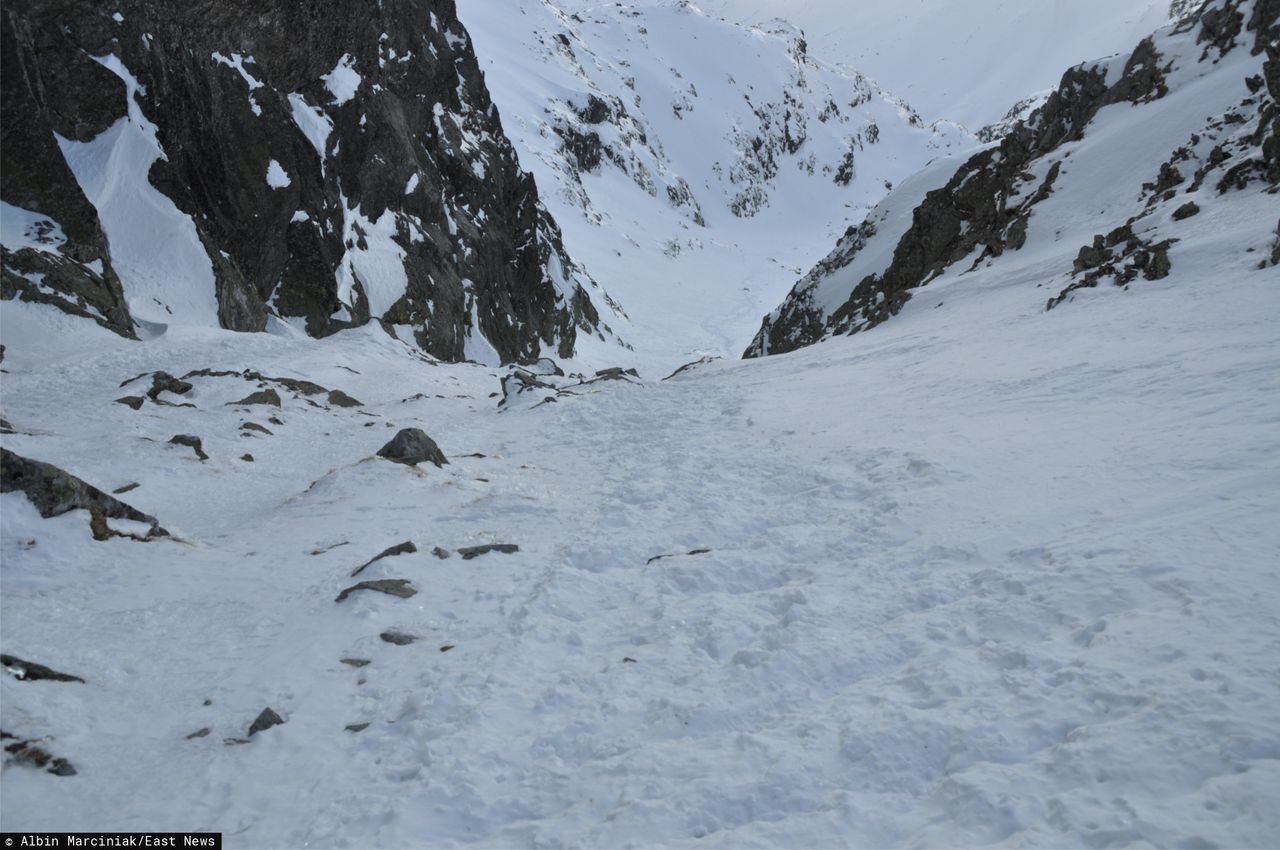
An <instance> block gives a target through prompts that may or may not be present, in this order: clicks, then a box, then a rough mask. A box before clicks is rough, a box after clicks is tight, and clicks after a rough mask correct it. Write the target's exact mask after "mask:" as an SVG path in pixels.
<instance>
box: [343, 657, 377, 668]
mask: <svg viewBox="0 0 1280 850" xmlns="http://www.w3.org/2000/svg"><path fill="white" fill-rule="evenodd" d="M338 660H339V661H341V662H342V663H343V664H346V665H348V666H351V667H368V666H369V664H370V663H371V662H370V661H369V659H367V658H340V659H338Z"/></svg>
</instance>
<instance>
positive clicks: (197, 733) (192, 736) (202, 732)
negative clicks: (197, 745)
mask: <svg viewBox="0 0 1280 850" xmlns="http://www.w3.org/2000/svg"><path fill="white" fill-rule="evenodd" d="M212 731H213V730H212V729H210V728H209V727H208V726H205V727H204V728H203V729H197V730H196V731H194V732H192V733H191V734H190V735H187V736H186V740H188V741H194V740H196V739H197V738H204V737H207V736H208V735H209V733H210V732H212Z"/></svg>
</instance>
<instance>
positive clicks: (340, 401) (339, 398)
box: [329, 390, 363, 407]
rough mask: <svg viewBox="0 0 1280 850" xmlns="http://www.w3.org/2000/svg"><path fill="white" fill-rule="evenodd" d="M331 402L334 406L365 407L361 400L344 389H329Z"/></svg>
mask: <svg viewBox="0 0 1280 850" xmlns="http://www.w3.org/2000/svg"><path fill="white" fill-rule="evenodd" d="M329 404H331V405H333V406H334V407H363V405H362V404H361V403H360V402H358V401H356V400H355V399H354V398H352V397H351V396H349V395H347V394H346V393H344V392H343V391H342V390H330V391H329Z"/></svg>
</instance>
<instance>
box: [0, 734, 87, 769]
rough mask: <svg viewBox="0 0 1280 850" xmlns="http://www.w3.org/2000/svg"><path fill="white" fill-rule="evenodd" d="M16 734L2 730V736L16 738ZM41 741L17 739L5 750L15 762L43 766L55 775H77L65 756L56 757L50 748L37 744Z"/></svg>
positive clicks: (0, 736)
mask: <svg viewBox="0 0 1280 850" xmlns="http://www.w3.org/2000/svg"><path fill="white" fill-rule="evenodd" d="M14 737H15V736H13V735H11V734H9V733H8V732H0V738H2V739H7V738H14ZM38 743H39V741H15V742H14V743H12V744H6V745H5V748H4V751H5V752H6V753H8V754H9V757H10V758H9V759H7V760H6V761H8V760H12V761H13V762H14V763H15V764H22V765H28V766H30V767H36V768H42V769H44V770H46V771H48V772H49V773H52V774H53V775H54V776H75V775H76V769H75V767H74V766H73V765H72V764H71V762H69V761H67V760H66V759H64V758H55V757H54V756H53V755H52V754H50V753H49V751H48V750H46V749H44V748H43V747H39V746H36V745H37V744H38Z"/></svg>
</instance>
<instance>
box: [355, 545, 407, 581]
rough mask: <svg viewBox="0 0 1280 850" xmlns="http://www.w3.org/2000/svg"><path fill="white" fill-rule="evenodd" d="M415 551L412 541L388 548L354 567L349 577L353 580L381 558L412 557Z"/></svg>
mask: <svg viewBox="0 0 1280 850" xmlns="http://www.w3.org/2000/svg"><path fill="white" fill-rule="evenodd" d="M417 551H418V547H417V545H415V544H414V542H413V541H412V540H406V541H405V542H403V543H397V544H396V545H395V546H390V547H388V548H386V549H384V550H382V551H381V552H379V553H378V554H377V555H374V556H373V557H372V558H370V559H369V560H367V561H365V562H364V563H363V564H361V565H360V566H358V567H356V568H355V569H354V570H352V571H351V577H352V578H355V577H356V576H358V575H360V574H361V573H362V572H364V571H365V570H366V569H368V568H369V567H370V566H372V565H373V564H376V563H377V562H378V561H381V560H382V559H383V558H394V557H395V556H397V555H412V554H413V553H414V552H417Z"/></svg>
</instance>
